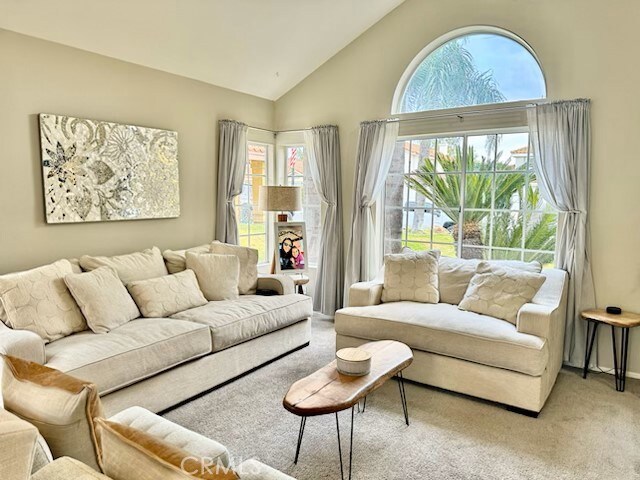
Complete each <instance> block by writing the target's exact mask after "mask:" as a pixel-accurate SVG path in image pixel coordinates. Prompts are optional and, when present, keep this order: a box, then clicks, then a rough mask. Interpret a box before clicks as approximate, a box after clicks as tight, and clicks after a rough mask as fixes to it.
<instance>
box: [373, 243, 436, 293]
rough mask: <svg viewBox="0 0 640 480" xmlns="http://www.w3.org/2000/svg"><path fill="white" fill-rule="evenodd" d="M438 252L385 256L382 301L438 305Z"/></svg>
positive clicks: (410, 252) (411, 252)
mask: <svg viewBox="0 0 640 480" xmlns="http://www.w3.org/2000/svg"><path fill="white" fill-rule="evenodd" d="M439 257H440V251H439V250H429V251H425V252H414V251H409V252H406V253H397V254H391V255H385V256H384V286H383V287H382V297H381V300H382V301H383V302H399V301H402V300H411V301H414V302H422V303H438V300H439V299H440V296H439V295H438V258H439Z"/></svg>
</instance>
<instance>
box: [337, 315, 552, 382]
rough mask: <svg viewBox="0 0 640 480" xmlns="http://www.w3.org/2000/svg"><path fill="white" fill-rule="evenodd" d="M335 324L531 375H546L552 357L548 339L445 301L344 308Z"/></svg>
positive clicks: (342, 331) (345, 331)
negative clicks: (519, 330) (545, 370)
mask: <svg viewBox="0 0 640 480" xmlns="http://www.w3.org/2000/svg"><path fill="white" fill-rule="evenodd" d="M335 329H336V333H338V334H339V335H346V336H351V337H357V338H363V339H367V340H381V339H391V340H397V341H400V342H403V343H406V344H407V345H409V346H410V347H411V348H414V349H416V350H422V351H425V352H431V353H436V354H440V355H446V356H449V357H454V358H460V359H463V360H468V361H471V362H475V363H480V364H483V365H489V366H492V367H498V368H504V369H506V370H512V371H515V372H520V373H525V374H527V375H532V376H540V375H542V373H543V372H544V369H545V367H546V365H547V362H548V359H549V352H548V347H547V342H546V341H545V339H543V338H539V337H535V336H533V335H528V334H525V333H519V332H518V331H517V330H516V327H515V325H512V324H510V323H508V322H505V321H504V320H499V319H497V318H493V317H488V316H486V315H479V314H477V313H473V312H465V311H462V310H459V309H458V307H457V306H455V305H450V304H447V303H438V304H423V303H415V302H398V303H388V304H381V305H373V306H367V307H349V308H344V309H342V310H339V311H338V312H336V317H335Z"/></svg>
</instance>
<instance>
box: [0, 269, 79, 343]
mask: <svg viewBox="0 0 640 480" xmlns="http://www.w3.org/2000/svg"><path fill="white" fill-rule="evenodd" d="M72 272H73V267H72V265H71V263H70V262H69V261H68V260H58V261H57V262H54V263H52V264H50V265H45V266H42V267H38V268H34V269H33V270H27V271H24V272H17V273H10V274H7V275H2V276H0V304H1V305H2V309H1V310H2V312H0V313H1V314H2V316H3V318H2V320H3V321H4V322H5V323H6V324H7V325H8V326H10V327H11V328H13V329H16V330H30V331H32V332H35V333H37V334H38V335H40V337H42V339H43V340H44V341H45V342H52V341H54V340H57V339H58V338H62V337H66V336H68V335H71V334H72V333H76V332H81V331H83V330H86V329H87V323H86V322H85V320H84V318H83V317H82V313H80V309H79V308H78V305H76V302H75V301H74V300H73V297H72V296H71V293H69V290H68V289H67V287H66V285H65V284H64V277H65V276H66V275H68V274H70V273H72Z"/></svg>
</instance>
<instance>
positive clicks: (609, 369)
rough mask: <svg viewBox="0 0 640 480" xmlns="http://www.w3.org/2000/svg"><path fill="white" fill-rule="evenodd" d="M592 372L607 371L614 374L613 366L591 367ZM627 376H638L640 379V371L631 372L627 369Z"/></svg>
mask: <svg viewBox="0 0 640 480" xmlns="http://www.w3.org/2000/svg"><path fill="white" fill-rule="evenodd" d="M589 371H590V372H594V373H607V374H609V375H613V367H601V366H598V367H596V368H589ZM627 378H638V379H640V373H638V372H630V371H628V370H627Z"/></svg>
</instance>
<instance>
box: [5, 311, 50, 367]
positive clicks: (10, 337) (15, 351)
mask: <svg viewBox="0 0 640 480" xmlns="http://www.w3.org/2000/svg"><path fill="white" fill-rule="evenodd" d="M0 354H3V355H11V356H12V357H17V358H22V359H23V360H29V361H31V362H35V363H39V364H40V365H44V363H45V361H46V355H45V351H44V340H42V338H41V337H40V336H39V335H38V334H37V333H33V332H30V331H28V330H13V329H11V328H9V327H7V326H6V325H5V324H4V323H2V322H1V321H0Z"/></svg>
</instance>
